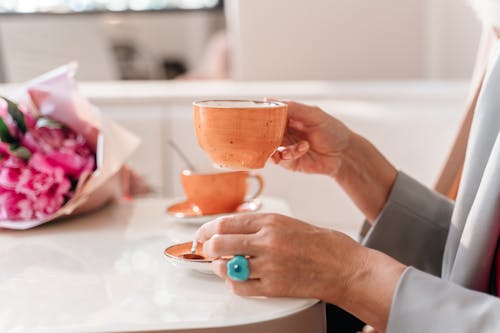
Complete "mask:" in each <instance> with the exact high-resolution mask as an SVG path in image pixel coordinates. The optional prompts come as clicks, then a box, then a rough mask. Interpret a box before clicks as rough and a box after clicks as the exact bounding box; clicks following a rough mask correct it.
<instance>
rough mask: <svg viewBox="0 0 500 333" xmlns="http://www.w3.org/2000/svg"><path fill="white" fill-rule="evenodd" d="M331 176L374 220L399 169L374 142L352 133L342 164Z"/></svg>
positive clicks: (364, 212) (369, 218) (366, 214)
mask: <svg viewBox="0 0 500 333" xmlns="http://www.w3.org/2000/svg"><path fill="white" fill-rule="evenodd" d="M332 176H333V177H334V179H335V180H336V181H337V183H338V184H339V185H340V186H341V187H342V189H343V190H344V191H345V192H346V193H347V194H348V195H349V197H350V198H351V200H352V201H353V202H354V204H355V205H356V206H357V207H358V208H359V209H360V210H361V211H362V212H363V214H364V215H365V216H366V218H367V219H368V220H369V221H370V222H372V223H373V221H374V220H375V219H376V217H377V216H378V215H379V213H380V211H381V210H382V208H383V207H384V204H385V202H386V200H387V197H388V196H389V193H390V191H391V187H392V185H393V183H394V181H395V179H396V176H397V170H396V169H395V168H394V166H392V164H391V163H389V161H387V159H386V158H385V157H384V156H383V155H382V154H381V153H380V152H379V151H378V150H377V149H376V148H375V146H373V144H371V143H370V142H369V141H367V140H366V139H364V138H363V137H361V136H360V135H358V134H356V133H352V134H351V138H350V140H349V144H348V147H347V148H346V149H345V151H344V152H343V156H342V158H341V164H340V167H339V169H338V171H337V172H336V174H334V175H332Z"/></svg>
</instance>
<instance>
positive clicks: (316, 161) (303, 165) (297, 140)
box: [271, 101, 351, 177]
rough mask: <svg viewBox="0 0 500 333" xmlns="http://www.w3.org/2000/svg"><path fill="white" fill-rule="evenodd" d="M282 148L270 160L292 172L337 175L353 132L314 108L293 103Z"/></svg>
mask: <svg viewBox="0 0 500 333" xmlns="http://www.w3.org/2000/svg"><path fill="white" fill-rule="evenodd" d="M284 103H286V104H287V105H288V124H287V128H286V131H285V136H284V138H283V142H282V146H283V147H281V148H280V149H278V151H276V152H275V153H274V154H273V155H272V156H271V158H272V159H273V161H274V162H275V163H276V164H279V165H281V166H283V167H284V168H286V169H290V170H292V171H301V172H306V173H318V174H325V175H330V176H334V177H335V175H336V174H337V172H338V169H339V167H340V165H341V162H342V157H343V155H344V151H345V149H346V148H347V146H348V144H349V140H350V137H351V131H350V130H349V129H348V128H347V127H346V126H345V125H344V124H343V123H341V122H340V121H338V120H337V119H335V118H334V117H332V116H330V115H329V114H327V113H326V112H324V111H323V110H321V109H320V108H318V107H315V106H309V105H305V104H300V103H296V102H292V101H288V102H284Z"/></svg>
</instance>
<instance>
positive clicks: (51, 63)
mask: <svg viewBox="0 0 500 333" xmlns="http://www.w3.org/2000/svg"><path fill="white" fill-rule="evenodd" d="M220 21H222V22H223V15H222V13H220V12H217V11H207V12H203V11H199V12H198V11H196V12H189V13H183V12H173V13H169V12H162V13H149V14H145V13H127V14H113V15H111V14H102V15H91V14H89V15H67V16H64V15H63V16H53V15H33V16H31V15H20V16H15V15H14V16H7V17H2V19H1V21H0V60H1V62H0V64H1V63H3V65H4V73H3V74H4V76H5V81H7V82H19V81H24V80H27V79H30V78H33V77H34V76H37V75H39V74H40V73H43V72H46V71H48V70H50V69H52V68H55V67H57V66H60V65H61V64H64V63H67V62H69V61H72V60H78V61H79V63H80V70H79V74H78V75H79V79H80V80H93V81H96V80H113V79H118V78H119V73H118V68H117V64H116V62H115V59H114V58H113V54H112V51H111V44H112V41H113V40H118V41H133V42H134V43H135V44H136V45H137V46H138V47H139V49H140V50H141V52H142V54H143V56H144V58H145V59H147V60H148V61H149V62H150V68H149V72H150V73H151V77H152V78H157V77H159V71H160V68H159V67H158V65H157V63H159V60H161V59H163V58H165V57H172V58H178V59H181V60H185V61H186V64H187V65H188V68H192V67H195V66H196V64H197V63H198V60H199V59H200V58H201V55H202V52H203V49H204V47H205V44H206V43H207V39H208V37H209V36H210V34H211V33H213V31H214V30H215V29H217V28H218V27H219V26H220V25H221V23H220ZM0 74H2V73H1V72H0ZM0 81H1V77H0Z"/></svg>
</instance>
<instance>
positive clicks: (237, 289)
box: [226, 279, 266, 296]
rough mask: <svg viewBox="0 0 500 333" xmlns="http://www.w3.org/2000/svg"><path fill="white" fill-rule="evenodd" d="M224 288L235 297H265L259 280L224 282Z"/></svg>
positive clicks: (229, 280) (264, 291)
mask: <svg viewBox="0 0 500 333" xmlns="http://www.w3.org/2000/svg"><path fill="white" fill-rule="evenodd" d="M226 286H227V287H228V288H229V290H231V291H232V292H233V293H235V294H236V295H240V296H266V288H265V285H264V283H263V282H262V281H261V280H259V279H256V280H247V281H234V280H231V279H227V280H226Z"/></svg>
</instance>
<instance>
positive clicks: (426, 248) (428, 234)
mask: <svg viewBox="0 0 500 333" xmlns="http://www.w3.org/2000/svg"><path fill="white" fill-rule="evenodd" d="M452 211H453V202H452V201H450V200H448V199H447V198H446V197H444V196H442V195H440V194H439V193H437V192H435V191H433V190H431V189H429V188H427V187H425V186H424V185H422V184H420V183H419V182H417V181H416V180H414V179H412V178H410V177H409V176H407V175H406V174H404V173H402V172H399V173H398V175H397V178H396V182H395V183H394V185H393V187H392V190H391V193H390V195H389V198H388V200H387V202H386V204H385V206H384V208H383V209H382V212H381V213H380V215H379V216H378V218H377V220H376V221H375V223H374V225H373V227H372V228H371V230H369V232H368V234H367V235H366V237H365V238H364V240H363V241H362V244H363V245H365V246H367V247H370V248H373V249H377V250H379V251H382V252H384V253H386V254H388V255H390V256H391V257H393V258H395V259H396V260H398V261H400V262H402V263H403V264H405V265H409V266H414V267H416V268H418V269H420V270H423V271H425V272H428V273H431V274H434V275H437V276H440V275H441V266H442V259H443V252H444V246H445V243H446V238H447V234H448V229H449V226H450V221H451V214H452Z"/></svg>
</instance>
